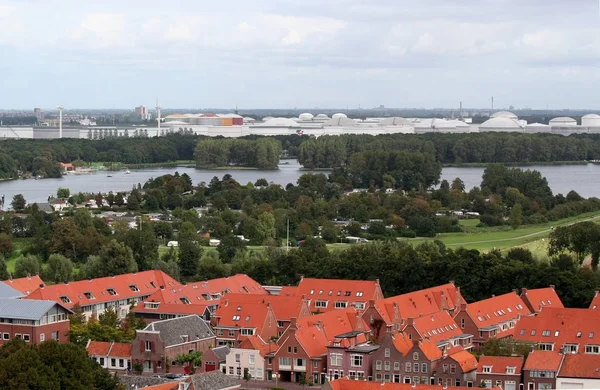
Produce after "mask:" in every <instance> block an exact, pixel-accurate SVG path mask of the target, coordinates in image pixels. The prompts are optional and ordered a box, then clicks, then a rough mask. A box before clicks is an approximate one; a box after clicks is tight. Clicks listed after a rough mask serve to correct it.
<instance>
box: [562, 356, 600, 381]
mask: <svg viewBox="0 0 600 390" xmlns="http://www.w3.org/2000/svg"><path fill="white" fill-rule="evenodd" d="M558 376H559V377H561V378H587V379H600V355H579V354H578V355H572V354H567V355H565V358H564V360H563V362H562V365H561V367H560V371H559V372H558Z"/></svg>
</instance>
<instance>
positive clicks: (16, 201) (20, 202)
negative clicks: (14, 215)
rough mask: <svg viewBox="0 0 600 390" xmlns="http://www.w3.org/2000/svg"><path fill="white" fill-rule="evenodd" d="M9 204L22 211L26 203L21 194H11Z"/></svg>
mask: <svg viewBox="0 0 600 390" xmlns="http://www.w3.org/2000/svg"><path fill="white" fill-rule="evenodd" d="M10 205H11V206H12V208H13V210H15V211H23V210H24V209H25V206H26V205H27V202H26V201H25V198H24V197H23V195H22V194H16V195H15V196H13V200H12V202H11V204H10Z"/></svg>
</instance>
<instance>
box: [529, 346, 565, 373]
mask: <svg viewBox="0 0 600 390" xmlns="http://www.w3.org/2000/svg"><path fill="white" fill-rule="evenodd" d="M563 356H564V355H562V354H560V353H558V351H538V350H534V351H531V352H530V353H529V355H527V360H526V361H525V366H524V367H523V370H539V371H558V369H559V367H560V364H561V363H562V360H563Z"/></svg>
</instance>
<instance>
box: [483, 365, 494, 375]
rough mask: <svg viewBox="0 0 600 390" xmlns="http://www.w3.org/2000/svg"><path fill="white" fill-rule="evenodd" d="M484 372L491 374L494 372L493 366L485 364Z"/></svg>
mask: <svg viewBox="0 0 600 390" xmlns="http://www.w3.org/2000/svg"><path fill="white" fill-rule="evenodd" d="M483 372H484V373H486V374H490V373H491V372H492V366H483Z"/></svg>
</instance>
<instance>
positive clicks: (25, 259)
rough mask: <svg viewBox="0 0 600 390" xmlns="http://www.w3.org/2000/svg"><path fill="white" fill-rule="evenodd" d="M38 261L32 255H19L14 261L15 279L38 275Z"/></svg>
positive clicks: (39, 266)
mask: <svg viewBox="0 0 600 390" xmlns="http://www.w3.org/2000/svg"><path fill="white" fill-rule="evenodd" d="M40 268H41V265H40V260H39V259H38V258H37V257H36V256H34V255H21V256H19V257H17V260H15V273H14V276H15V277H17V278H23V277H25V276H27V275H35V274H39V273H40Z"/></svg>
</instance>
